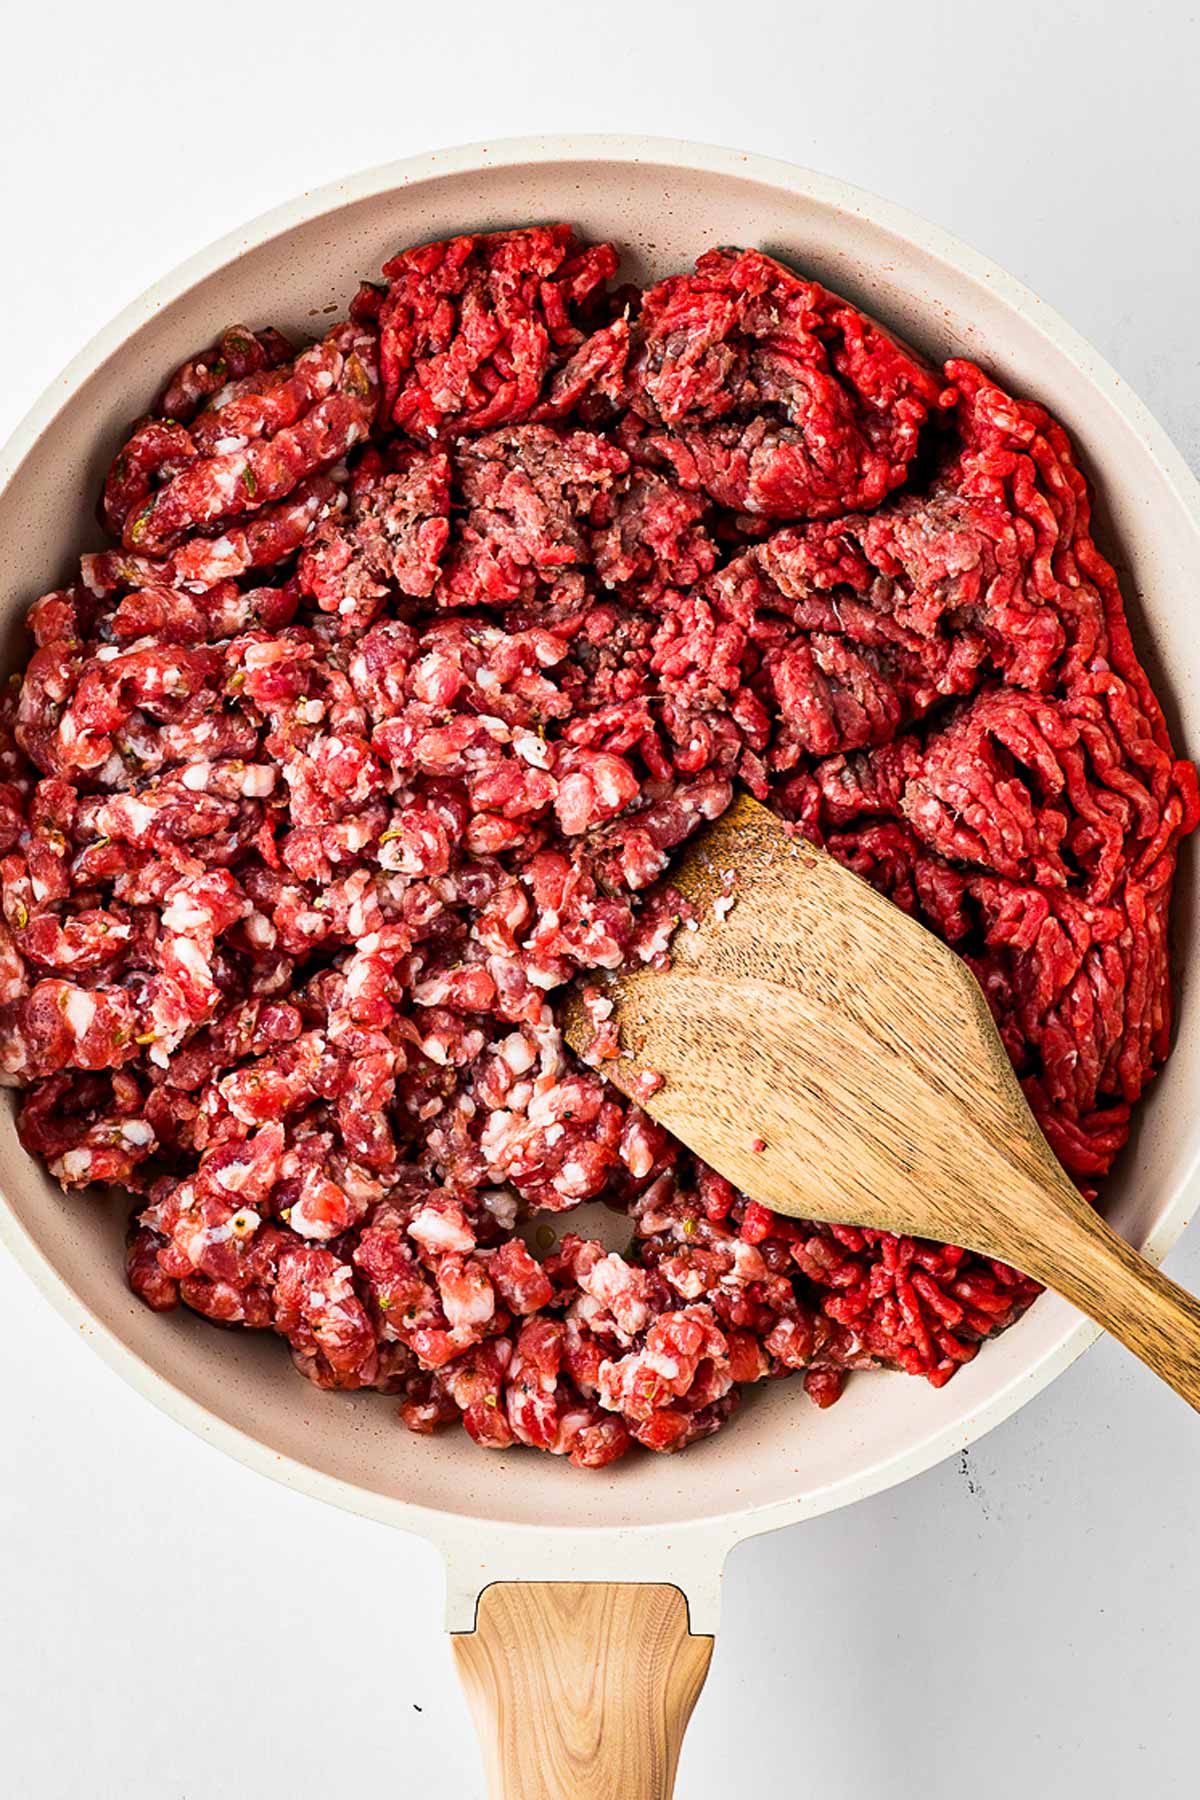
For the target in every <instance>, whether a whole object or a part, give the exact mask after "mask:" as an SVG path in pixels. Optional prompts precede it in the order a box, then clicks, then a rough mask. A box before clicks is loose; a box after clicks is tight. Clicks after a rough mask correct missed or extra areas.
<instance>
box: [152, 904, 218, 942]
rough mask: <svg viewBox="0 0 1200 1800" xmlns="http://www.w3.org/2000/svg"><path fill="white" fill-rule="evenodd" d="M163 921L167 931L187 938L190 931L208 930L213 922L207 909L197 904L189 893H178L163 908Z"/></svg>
mask: <svg viewBox="0 0 1200 1800" xmlns="http://www.w3.org/2000/svg"><path fill="white" fill-rule="evenodd" d="M162 922H163V928H164V929H165V930H166V931H171V932H175V933H177V934H178V935H179V936H181V937H185V938H186V936H187V934H188V932H190V931H206V930H208V929H210V927H211V924H212V921H211V919H210V917H209V915H208V913H207V912H206V911H205V909H204V908H203V907H202V906H197V904H196V902H195V901H194V900H193V899H192V897H191V895H190V894H188V893H182V894H176V895H175V897H174V899H173V900H172V901H171V903H170V905H169V906H166V907H164V908H163V915H162Z"/></svg>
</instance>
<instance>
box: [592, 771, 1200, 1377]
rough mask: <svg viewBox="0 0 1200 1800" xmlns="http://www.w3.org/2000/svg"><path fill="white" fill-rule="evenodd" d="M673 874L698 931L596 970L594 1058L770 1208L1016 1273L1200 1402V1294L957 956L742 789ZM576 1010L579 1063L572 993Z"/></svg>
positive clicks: (670, 1127) (692, 845) (685, 1140)
mask: <svg viewBox="0 0 1200 1800" xmlns="http://www.w3.org/2000/svg"><path fill="white" fill-rule="evenodd" d="M672 880H673V881H674V883H675V885H676V886H677V887H678V888H679V890H680V892H681V893H682V894H683V895H684V896H685V898H686V899H687V900H688V901H689V902H690V903H691V905H692V907H693V908H694V909H695V915H696V920H697V922H698V929H695V930H686V929H685V930H680V931H677V932H676V934H675V937H674V940H673V942H672V946H671V954H672V965H671V968H670V969H669V970H667V971H665V972H660V971H657V970H653V969H644V970H637V971H634V972H632V973H628V974H625V973H622V974H619V975H616V976H611V977H607V978H606V977H602V976H601V977H589V985H591V986H593V987H599V988H600V990H601V992H602V993H603V994H604V995H605V997H606V998H608V999H611V1000H612V1001H613V1002H614V1005H615V1012H614V1015H613V1016H614V1018H615V1020H616V1021H617V1023H618V1024H619V1028H620V1039H621V1045H622V1054H621V1055H620V1057H619V1058H617V1059H610V1060H605V1061H603V1062H601V1063H599V1064H598V1067H599V1068H600V1069H601V1071H602V1072H603V1074H604V1075H605V1076H606V1077H607V1078H608V1079H609V1080H610V1081H611V1082H612V1083H613V1084H614V1086H616V1087H618V1088H619V1089H620V1090H621V1092H622V1093H624V1094H627V1095H629V1097H630V1098H631V1099H634V1100H637V1101H638V1102H639V1103H640V1104H641V1105H642V1106H644V1108H645V1110H646V1111H647V1112H648V1113H650V1114H651V1116H652V1117H653V1118H655V1119H657V1120H658V1121H659V1123H660V1124H662V1125H664V1126H666V1128H667V1130H668V1131H670V1132H672V1133H673V1134H674V1136H675V1137H677V1138H679V1139H680V1141H681V1142H682V1143H684V1144H687V1145H688V1146H689V1147H690V1148H691V1149H692V1150H694V1151H696V1152H697V1154H698V1155H700V1156H702V1157H703V1158H704V1160H705V1162H707V1163H709V1164H710V1165H711V1166H712V1167H713V1168H714V1169H717V1170H718V1171H719V1172H720V1173H721V1174H722V1175H724V1176H726V1177H727V1178H728V1180H730V1181H732V1182H733V1183H734V1185H735V1186H736V1187H738V1188H740V1189H741V1190H742V1191H743V1193H746V1194H749V1195H751V1196H752V1197H753V1198H754V1199H756V1200H760V1201H762V1202H763V1204H764V1205H767V1206H770V1207H772V1208H773V1209H774V1210H775V1211H776V1212H781V1213H791V1214H793V1215H795V1216H796V1217H798V1218H805V1219H826V1220H833V1221H841V1222H844V1223H853V1224H857V1225H871V1226H876V1227H879V1228H881V1229H883V1230H885V1231H895V1232H901V1233H904V1234H906V1235H908V1236H910V1237H923V1238H934V1239H938V1240H940V1241H942V1242H945V1243H950V1244H960V1245H963V1246H965V1247H966V1248H967V1249H970V1250H976V1251H979V1252H981V1253H982V1254H983V1255H985V1256H994V1257H998V1258H1000V1259H1001V1260H1002V1261H1004V1262H1006V1263H1009V1264H1011V1265H1012V1266H1013V1267H1015V1268H1018V1269H1021V1270H1023V1271H1024V1273H1025V1274H1027V1275H1031V1276H1032V1277H1033V1278H1034V1279H1035V1280H1037V1281H1039V1282H1041V1283H1043V1285H1044V1286H1046V1287H1050V1288H1054V1289H1055V1290H1056V1291H1057V1292H1058V1293H1060V1294H1062V1295H1063V1296H1064V1297H1065V1298H1066V1299H1068V1300H1070V1301H1071V1302H1072V1304H1073V1305H1075V1306H1077V1307H1079V1308H1080V1310H1081V1311H1082V1312H1085V1313H1087V1315H1088V1316H1089V1318H1092V1319H1094V1320H1095V1321H1096V1323H1097V1324H1098V1325H1101V1326H1103V1327H1104V1329H1105V1330H1106V1331H1109V1332H1111V1333H1112V1335H1113V1336H1114V1337H1116V1338H1119V1339H1120V1341H1121V1342H1122V1343H1123V1344H1124V1345H1126V1347H1127V1348H1128V1349H1130V1350H1132V1351H1133V1353H1134V1355H1135V1356H1139V1357H1141V1359H1142V1361H1143V1362H1144V1363H1146V1364H1148V1365H1149V1367H1150V1368H1151V1369H1153V1370H1154V1372H1155V1374H1156V1375H1160V1376H1161V1377H1162V1379H1163V1380H1164V1381H1166V1382H1168V1383H1169V1384H1170V1386H1171V1387H1173V1388H1174V1389H1175V1391H1176V1392H1177V1393H1178V1394H1181V1395H1182V1396H1183V1398H1184V1399H1185V1400H1187V1401H1189V1402H1190V1404H1191V1405H1192V1406H1194V1407H1196V1408H1197V1409H1198V1410H1200V1303H1198V1302H1197V1301H1196V1300H1194V1299H1193V1298H1192V1296H1191V1295H1190V1294H1187V1293H1185V1292H1184V1290H1183V1289H1182V1288H1180V1287H1177V1286H1176V1285H1175V1283H1174V1282H1173V1281H1168V1280H1167V1278H1166V1276H1165V1275H1162V1274H1160V1273H1159V1271H1158V1270H1157V1269H1155V1268H1153V1267H1151V1265H1150V1264H1149V1263H1148V1262H1146V1260H1145V1259H1144V1258H1143V1257H1141V1256H1139V1255H1138V1254H1137V1252H1136V1251H1135V1250H1133V1249H1131V1247H1130V1246H1129V1245H1128V1244H1127V1243H1125V1242H1124V1240H1123V1239H1122V1238H1119V1237H1118V1236H1117V1235H1116V1233H1115V1232H1114V1231H1113V1230H1112V1229H1111V1227H1110V1226H1108V1225H1106V1224H1105V1222H1104V1220H1103V1219H1102V1218H1101V1217H1100V1216H1099V1214H1098V1213H1096V1212H1094V1211H1093V1209H1092V1208H1091V1207H1090V1206H1089V1205H1088V1203H1087V1202H1086V1201H1085V1200H1084V1199H1083V1198H1082V1197H1081V1196H1080V1194H1078V1193H1077V1191H1076V1189H1075V1187H1074V1186H1073V1185H1072V1183H1071V1181H1070V1180H1069V1178H1068V1177H1067V1176H1066V1174H1065V1173H1064V1172H1063V1170H1062V1168H1061V1167H1060V1166H1059V1164H1058V1162H1057V1161H1056V1159H1055V1157H1054V1153H1053V1151H1052V1150H1051V1149H1050V1146H1049V1145H1048V1144H1047V1142H1046V1140H1045V1138H1044V1137H1043V1136H1042V1134H1041V1131H1040V1130H1039V1129H1038V1126H1037V1123H1036V1122H1035V1120H1034V1117H1033V1114H1032V1113H1031V1112H1030V1110H1029V1107H1028V1105H1027V1103H1026V1100H1025V1097H1024V1095H1023V1094H1022V1092H1021V1089H1020V1087H1019V1085H1018V1083H1017V1080H1016V1077H1015V1076H1014V1074H1013V1071H1012V1067H1011V1064H1010V1063H1009V1060H1008V1057H1007V1055H1006V1054H1005V1051H1004V1047H1003V1045H1002V1044H1001V1042H1000V1038H999V1036H998V1034H997V1032H996V1027H995V1025H994V1024H993V1022H992V1016H991V1013H990V1012H989V1010H988V1006H987V1002H986V1000H985V999H984V997H983V993H982V990H981V989H980V987H979V985H978V983H977V982H976V981H975V978H974V976H973V975H972V974H971V972H970V970H969V969H968V968H967V966H966V964H965V963H963V962H961V961H960V960H959V958H958V957H957V956H956V955H955V954H954V953H953V951H951V950H949V949H948V948H947V947H946V945H944V944H943V943H941V942H940V941H939V940H938V939H937V938H935V937H934V936H932V934H931V933H930V932H928V931H926V930H925V929H924V928H923V927H922V926H920V925H918V924H917V923H916V922H915V921H914V920H912V919H910V918H909V917H908V916H907V915H906V914H904V913H902V912H901V911H899V909H898V908H897V907H894V906H892V905H891V904H890V902H888V901H886V900H884V899H883V898H882V897H881V896H880V895H878V894H877V893H876V892H875V890H874V889H873V888H871V887H869V886H868V885H867V883H866V882H865V881H862V880H860V879H859V877H858V876H857V875H853V874H851V873H850V871H849V870H847V869H844V868H843V867H842V866H841V864H840V863H838V862H835V861H834V859H833V858H832V857H831V856H828V855H826V854H825V853H824V852H823V851H821V850H818V849H816V848H814V846H813V845H811V844H809V843H807V842H806V841H805V840H804V839H803V838H801V837H799V836H797V835H795V834H793V833H791V832H789V831H788V829H787V828H786V827H785V826H783V825H782V824H781V823H780V821H779V820H778V819H776V818H775V816H774V815H773V814H772V813H770V812H768V811H767V809H766V808H765V807H763V806H760V805H759V804H758V803H757V801H755V800H752V799H750V798H749V796H747V795H740V796H739V797H738V798H737V799H736V800H735V801H734V803H733V805H732V806H731V807H730V808H729V810H728V812H726V813H725V814H724V815H723V817H722V818H720V819H719V820H717V822H716V823H715V824H713V825H711V826H709V827H707V829H706V830H704V831H703V832H701V833H700V834H698V835H697V836H696V837H695V838H694V839H693V840H692V841H691V843H690V845H689V846H688V848H687V849H686V850H685V851H684V853H683V856H682V858H681V860H680V862H679V864H678V865H677V867H676V869H675V870H674V872H673V874H672ZM731 884H732V885H731ZM729 898H731V899H732V901H733V905H732V907H731V908H730V907H729V906H728V899H729ZM585 991H586V990H585ZM567 1010H568V1023H567V1038H568V1040H569V1042H570V1043H571V1045H572V1047H573V1048H574V1049H575V1050H576V1051H578V1052H579V1053H580V1054H581V1055H585V1056H586V1055H587V1054H588V1051H589V1048H590V1046H591V1045H592V1043H593V1041H594V1038H595V1028H594V1025H593V1022H592V1017H591V1015H590V1014H589V1012H588V1008H587V1003H586V1001H585V999H584V997H583V995H582V994H581V993H579V992H576V993H574V994H573V995H572V996H571V997H570V999H569V1002H568V1009H567ZM647 1071H650V1072H654V1073H657V1074H660V1075H661V1076H662V1077H663V1085H662V1086H661V1087H660V1088H659V1089H658V1090H657V1092H654V1093H652V1094H647V1093H646V1087H647V1085H648V1084H647V1083H646V1082H645V1079H644V1077H645V1073H646V1072H647Z"/></svg>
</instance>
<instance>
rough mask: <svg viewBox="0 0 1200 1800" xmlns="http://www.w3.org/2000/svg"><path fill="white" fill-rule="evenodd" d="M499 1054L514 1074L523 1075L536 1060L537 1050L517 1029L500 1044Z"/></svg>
mask: <svg viewBox="0 0 1200 1800" xmlns="http://www.w3.org/2000/svg"><path fill="white" fill-rule="evenodd" d="M500 1055H501V1056H502V1057H503V1058H504V1061H505V1062H506V1063H507V1064H508V1066H509V1068H510V1069H511V1070H512V1072H513V1074H514V1075H524V1074H525V1073H526V1072H527V1070H529V1069H532V1067H533V1065H534V1063H535V1061H536V1060H537V1052H536V1051H535V1050H534V1048H533V1045H532V1044H530V1043H529V1042H527V1040H526V1039H525V1038H524V1037H523V1036H522V1034H521V1033H520V1032H519V1031H514V1032H511V1033H510V1034H509V1036H508V1037H506V1038H505V1039H504V1042H503V1043H502V1044H501V1045H500Z"/></svg>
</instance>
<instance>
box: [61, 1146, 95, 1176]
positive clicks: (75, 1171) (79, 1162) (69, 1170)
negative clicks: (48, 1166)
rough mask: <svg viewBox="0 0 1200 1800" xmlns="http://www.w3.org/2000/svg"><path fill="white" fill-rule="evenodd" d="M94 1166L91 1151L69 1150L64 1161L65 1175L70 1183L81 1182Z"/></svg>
mask: <svg viewBox="0 0 1200 1800" xmlns="http://www.w3.org/2000/svg"><path fill="white" fill-rule="evenodd" d="M91 1166H92V1153H91V1151H90V1150H68V1151H67V1153H66V1155H65V1156H64V1157H63V1159H62V1169H63V1174H64V1175H65V1176H66V1177H67V1178H68V1180H70V1181H79V1180H80V1179H81V1178H82V1177H83V1176H85V1175H86V1174H87V1172H88V1170H89V1169H90V1168H91Z"/></svg>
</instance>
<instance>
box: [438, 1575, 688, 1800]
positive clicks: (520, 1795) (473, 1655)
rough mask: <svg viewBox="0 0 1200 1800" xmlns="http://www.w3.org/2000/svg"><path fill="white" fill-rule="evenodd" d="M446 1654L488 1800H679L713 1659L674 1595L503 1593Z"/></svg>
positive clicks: (614, 1585) (654, 1590)
mask: <svg viewBox="0 0 1200 1800" xmlns="http://www.w3.org/2000/svg"><path fill="white" fill-rule="evenodd" d="M450 1642H451V1644H452V1645H453V1646H454V1656H455V1660H456V1661H457V1663H458V1672H459V1676H460V1677H461V1680H462V1684H463V1686H464V1688H465V1689H466V1694H467V1700H468V1703H469V1705H470V1708H471V1712H472V1715H473V1717H474V1719H475V1727H476V1730H477V1731H478V1733H479V1741H480V1744H481V1745H482V1748H483V1758H484V1764H485V1766H486V1769H487V1778H488V1796H489V1800H670V1797H671V1794H672V1793H673V1792H674V1787H675V1769H676V1766H677V1764H678V1762H679V1749H680V1745H681V1744H682V1742H683V1734H684V1731H685V1729H686V1727H687V1722H688V1719H689V1718H690V1717H691V1712H692V1708H693V1706H694V1705H695V1704H696V1699H697V1696H698V1695H699V1693H700V1689H701V1688H702V1687H703V1685H704V1678H705V1676H706V1675H707V1674H708V1664H709V1658H710V1657H711V1656H712V1648H713V1640H712V1639H711V1638H710V1637H693V1636H692V1635H691V1634H690V1632H689V1631H688V1615H687V1601H686V1600H685V1599H684V1597H683V1595H682V1594H681V1593H680V1591H679V1589H678V1588H674V1587H660V1586H651V1585H649V1584H645V1583H623V1582H601V1581H596V1582H569V1581H538V1582H535V1581H506V1582H498V1583H497V1584H496V1585H495V1586H494V1587H490V1588H486V1589H485V1590H484V1592H483V1594H482V1595H481V1596H480V1600H479V1612H478V1615H477V1617H476V1621H475V1629H474V1631H469V1632H456V1633H455V1634H454V1635H453V1636H452V1637H451V1639H450Z"/></svg>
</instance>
